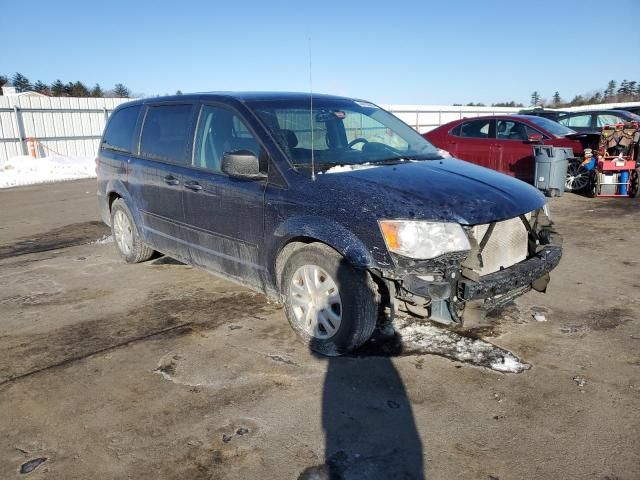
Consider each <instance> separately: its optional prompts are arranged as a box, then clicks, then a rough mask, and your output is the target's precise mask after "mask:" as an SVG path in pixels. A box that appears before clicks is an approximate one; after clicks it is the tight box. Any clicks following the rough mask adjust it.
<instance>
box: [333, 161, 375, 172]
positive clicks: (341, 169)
mask: <svg viewBox="0 0 640 480" xmlns="http://www.w3.org/2000/svg"><path fill="white" fill-rule="evenodd" d="M378 167H379V165H371V164H370V163H368V162H367V163H357V164H354V165H336V166H335V167H331V168H330V169H328V170H325V171H324V173H342V172H352V171H353V170H366V169H368V168H378Z"/></svg>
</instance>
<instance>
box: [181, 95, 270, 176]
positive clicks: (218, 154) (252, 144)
mask: <svg viewBox="0 0 640 480" xmlns="http://www.w3.org/2000/svg"><path fill="white" fill-rule="evenodd" d="M237 150H248V151H250V152H253V153H254V154H255V155H256V156H257V157H261V149H260V144H259V143H258V141H257V140H256V138H255V137H254V136H253V134H252V133H251V131H250V130H249V129H248V128H247V126H246V125H245V123H244V122H243V121H242V119H241V118H240V117H238V116H237V115H236V114H234V113H233V112H231V111H229V110H226V109H224V108H219V107H212V106H209V105H205V106H203V107H202V110H201V112H200V118H199V120H198V130H197V132H196V144H195V149H194V155H193V165H194V166H196V167H200V168H206V169H207V170H211V171H213V172H219V171H220V163H221V160H222V156H223V155H224V154H225V152H233V151H237Z"/></svg>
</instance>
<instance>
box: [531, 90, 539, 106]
mask: <svg viewBox="0 0 640 480" xmlns="http://www.w3.org/2000/svg"><path fill="white" fill-rule="evenodd" d="M539 104H540V94H539V93H538V91H537V90H536V91H535V92H533V93H532V94H531V105H532V106H534V107H537V106H538V105H539Z"/></svg>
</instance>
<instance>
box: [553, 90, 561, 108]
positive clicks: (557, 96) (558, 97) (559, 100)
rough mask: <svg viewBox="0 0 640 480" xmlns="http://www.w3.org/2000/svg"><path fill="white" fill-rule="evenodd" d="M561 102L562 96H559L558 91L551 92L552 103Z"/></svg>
mask: <svg viewBox="0 0 640 480" xmlns="http://www.w3.org/2000/svg"><path fill="white" fill-rule="evenodd" d="M561 103H562V97H561V96H560V92H557V91H556V93H554V94H553V105H555V106H558V105H560V104H561Z"/></svg>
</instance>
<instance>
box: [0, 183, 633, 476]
mask: <svg viewBox="0 0 640 480" xmlns="http://www.w3.org/2000/svg"><path fill="white" fill-rule="evenodd" d="M94 190H95V183H94V181H79V182H70V183H63V184H57V185H48V186H38V187H26V188H20V189H14V190H7V191H3V192H1V193H0V199H1V201H2V210H1V213H0V219H1V221H0V478H2V479H10V478H33V479H38V478H52V479H88V478H96V479H103V478H104V479H111V478H113V479H122V478H135V479H205V478H206V479H209V478H211V479H293V480H295V479H297V478H303V479H314V478H318V479H320V478H323V475H324V474H323V473H322V472H327V471H329V470H331V471H332V472H333V473H335V474H337V475H339V477H338V478H344V479H352V478H353V479H355V478H362V479H372V478H382V479H392V478H393V479H399V478H407V479H409V478H429V479H454V478H456V479H457V478H464V479H500V480H506V479H538V478H540V479H550V478H553V479H573V478H576V479H601V480H604V479H620V480H622V479H624V480H627V479H638V478H640V435H639V434H638V432H639V431H640V320H639V319H640V273H639V271H640V260H639V257H638V241H639V239H640V204H639V203H638V202H637V201H631V200H615V199H600V200H591V199H586V198H581V197H578V196H574V195H567V196H565V197H563V198H561V199H556V200H553V201H552V212H553V213H554V216H555V218H556V221H557V223H558V224H559V228H560V230H561V231H563V233H564V235H565V256H564V258H563V261H562V263H561V264H560V267H559V268H558V270H557V271H555V272H554V274H553V276H552V283H551V285H550V288H549V292H548V293H547V294H546V295H542V294H539V293H536V292H531V293H528V294H527V295H525V296H524V297H522V298H520V299H519V300H518V301H517V303H516V304H515V305H514V306H512V307H510V308H508V309H506V310H504V311H503V312H502V313H501V314H500V315H498V316H497V318H496V322H497V324H496V326H495V327H494V328H492V329H485V330H484V331H482V332H478V333H479V334H480V335H481V336H482V337H483V338H484V340H485V341H488V342H490V343H491V344H495V345H496V346H500V347H502V348H503V349H505V350H508V351H509V352H512V354H513V355H514V356H515V357H517V358H518V359H519V360H520V361H521V362H523V363H526V364H528V365H530V366H531V368H529V369H528V370H525V371H524V372H523V373H519V374H513V373H499V372H497V371H495V370H494V369H491V368H486V367H482V366H477V365H473V364H471V363H467V362H460V361H455V360H451V359H450V358H447V357H451V356H455V355H453V354H452V352H453V351H454V350H455V349H456V348H458V347H459V345H460V343H456V340H455V339H456V338H457V337H447V338H453V339H454V340H453V341H451V342H448V343H447V342H446V341H445V342H444V344H443V345H445V347H447V346H448V347H447V348H449V351H447V349H446V348H444V349H442V348H440V349H438V348H435V349H433V350H432V351H434V352H436V353H439V355H433V354H429V351H431V350H429V349H424V351H421V350H420V349H415V348H414V349H409V350H407V349H405V350H402V349H401V348H386V345H385V343H384V341H382V340H380V339H379V340H378V342H374V343H373V344H371V345H368V346H367V347H366V348H365V349H364V350H363V351H362V352H360V353H359V354H357V355H353V356H351V357H347V358H334V359H327V358H319V357H316V356H314V355H311V354H310V353H309V351H308V350H307V349H306V348H305V347H304V346H303V345H302V344H301V343H299V342H298V341H297V340H296V338H295V336H294V335H293V333H292V332H291V330H290V328H289V326H288V324H287V322H286V320H285V318H284V315H283V312H282V310H281V309H280V308H279V307H278V306H276V305H271V304H269V303H267V301H266V300H265V298H264V297H262V296H261V295H258V294H254V293H252V292H249V291H247V290H244V289H242V288H239V287H237V286H235V285H233V284H230V283H228V282H226V281H223V280H220V279H218V278H216V277H213V276H211V275H209V274H207V273H203V272H201V271H198V270H196V269H193V268H191V267H189V266H185V265H180V264H178V263H176V262H173V261H171V260H170V259H166V258H158V259H156V260H152V261H150V262H147V263H145V264H140V265H133V266H132V265H125V264H123V263H122V262H121V261H120V259H119V258H118V256H117V255H116V252H115V249H114V246H113V244H112V243H109V242H96V240H97V239H101V238H103V236H104V235H108V233H109V232H108V231H107V229H106V227H104V226H103V225H101V224H100V223H99V222H98V217H97V212H96V208H95V196H94ZM534 312H541V313H543V314H544V317H545V319H546V321H544V322H539V321H536V320H534V318H533V315H532V314H533V313H534ZM467 341H470V340H468V339H467ZM456 345H458V347H456ZM483 345H486V344H484V343H483ZM440 347H442V345H441V346H440ZM489 347H492V346H491V345H489ZM492 348H494V350H495V351H497V352H502V351H503V350H501V349H499V348H495V347H492ZM385 352H387V353H388V352H391V353H390V354H389V355H385ZM476 363H480V364H482V362H476ZM43 459H44V460H43ZM30 461H32V462H30ZM21 469H22V471H23V472H25V473H20V471H21ZM29 471H30V473H29ZM417 471H423V472H424V476H422V475H419V474H415V472H417Z"/></svg>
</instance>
